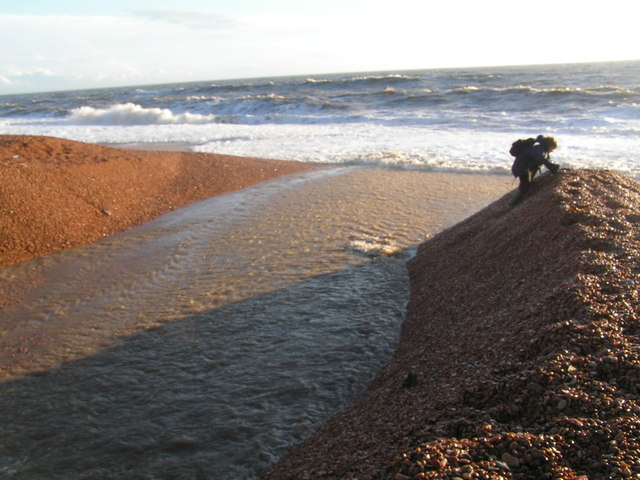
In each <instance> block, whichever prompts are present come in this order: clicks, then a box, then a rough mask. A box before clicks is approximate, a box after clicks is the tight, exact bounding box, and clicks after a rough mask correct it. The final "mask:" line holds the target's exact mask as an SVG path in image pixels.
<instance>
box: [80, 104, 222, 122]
mask: <svg viewBox="0 0 640 480" xmlns="http://www.w3.org/2000/svg"><path fill="white" fill-rule="evenodd" d="M68 119H69V122H71V123H75V124H81V125H166V124H183V123H186V124H201V123H211V122H214V121H215V120H216V117H215V116H214V115H200V114H197V113H196V114H194V113H181V114H175V113H173V112H172V111H171V110H169V109H168V108H157V107H154V108H144V107H142V106H140V105H136V104H135V103H131V102H128V103H123V104H116V105H112V106H110V107H108V108H94V107H89V106H82V107H79V108H74V109H73V110H71V112H70V114H69V118H68Z"/></svg>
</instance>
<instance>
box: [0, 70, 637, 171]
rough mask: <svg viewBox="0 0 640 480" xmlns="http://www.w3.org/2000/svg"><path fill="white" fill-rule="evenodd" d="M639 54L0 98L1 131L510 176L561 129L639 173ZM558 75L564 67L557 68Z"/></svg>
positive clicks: (574, 161) (573, 146) (618, 166)
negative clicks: (555, 63)
mask: <svg viewBox="0 0 640 480" xmlns="http://www.w3.org/2000/svg"><path fill="white" fill-rule="evenodd" d="M638 65H640V64H637V63H629V64H616V65H605V66H598V65H595V66H590V65H587V66H583V67H580V66H578V67H573V66H565V67H563V66H559V67H545V68H540V69H537V68H535V67H527V68H525V67H522V68H519V69H518V68H514V69H496V71H495V72H487V71H485V70H481V69H477V70H460V71H454V70H451V71H423V72H397V73H388V72H387V73H371V74H355V75H348V74H345V75H333V76H332V75H327V76H318V77H313V78H305V77H290V78H280V79H257V80H239V81H227V82H218V83H210V82H202V83H195V84H177V85H166V86H162V87H140V88H135V89H111V90H105V91H96V92H68V93H64V92H60V93H54V94H42V95H34V96H33V97H29V96H26V97H24V98H17V97H16V98H7V100H6V101H5V103H1V102H0V121H1V122H2V124H1V128H2V132H3V133H18V134H19V133H24V134H40V135H52V136H59V137H64V138H70V139H74V140H80V141H87V142H95V143H151V142H153V143H155V142H159V143H167V142H173V143H178V144H188V145H192V146H193V149H194V150H196V151H202V152H214V153H226V154H234V155H246V156H259V157H266V158H280V159H292V160H300V161H307V162H323V163H342V164H373V165H389V166H399V167H403V168H406V167H409V168H425V169H446V170H453V171H491V172H493V171H504V172H508V171H509V168H510V165H511V162H512V158H511V157H510V156H509V155H508V153H507V152H508V149H509V146H510V145H511V143H512V142H513V141H514V140H515V139H517V138H522V137H530V136H536V135H538V134H548V135H553V136H555V137H556V138H557V139H558V142H559V145H560V146H559V148H558V149H557V151H556V152H555V153H554V157H555V160H556V161H557V162H558V163H560V164H561V165H563V166H571V167H583V166H586V167H594V168H610V169H614V170H620V171H623V172H626V173H629V174H632V175H640V162H639V161H638V160H637V158H636V152H637V151H638V147H639V146H640V145H639V144H638V138H639V136H638V134H639V133H640V101H639V99H640V89H638V87H637V68H638ZM550 72H551V73H553V75H550Z"/></svg>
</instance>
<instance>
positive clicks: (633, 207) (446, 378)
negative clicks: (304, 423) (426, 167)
mask: <svg viewBox="0 0 640 480" xmlns="http://www.w3.org/2000/svg"><path fill="white" fill-rule="evenodd" d="M509 198H510V196H509V195H505V197H503V198H501V199H499V200H497V201H496V202H495V203H493V204H491V205H490V206H489V207H487V208H485V209H483V210H482V211H480V212H478V213H477V214H475V215H473V216H472V217H470V218H468V219H467V220H465V221H463V222H461V223H459V224H457V225H455V226H454V227H452V228H450V229H447V230H445V231H443V232H442V233H440V234H439V235H437V236H436V237H435V238H433V239H431V240H430V241H427V242H425V243H424V244H423V245H421V247H420V248H419V250H418V253H417V255H416V256H415V257H414V258H413V259H412V260H410V261H409V272H410V277H411V300H410V303H409V306H408V314H407V318H406V320H405V323H404V325H403V328H402V335H401V338H400V342H399V344H398V348H397V350H396V353H395V356H394V358H393V359H392V361H391V362H390V363H389V365H388V366H387V367H386V368H385V370H384V371H383V373H382V374H381V375H380V376H379V377H378V378H376V379H375V380H374V381H373V382H372V383H371V385H370V387H369V390H368V393H367V394H366V396H365V397H364V398H363V399H362V400H361V401H359V402H357V403H356V404H355V405H353V406H352V407H351V408H349V409H347V410H346V411H343V412H342V413H340V414H338V415H336V416H335V417H334V418H332V419H331V420H330V421H328V422H327V423H326V424H325V425H324V426H323V427H322V428H320V429H319V430H318V431H317V432H316V433H314V434H313V435H312V436H311V437H310V438H309V439H308V440H307V441H306V442H305V443H304V444H303V445H302V446H300V447H298V448H296V449H294V450H293V451H292V452H291V453H290V455H289V456H288V457H286V458H285V459H284V460H282V461H281V462H280V463H279V464H278V465H277V466H276V467H275V468H273V469H272V470H271V471H270V472H268V473H267V474H266V475H265V476H264V478H265V479H269V480H273V479H318V478H332V479H347V478H359V479H382V478H384V479H393V480H407V479H455V480H459V479H483V480H484V479H491V480H499V479H522V480H524V479H527V480H529V479H531V480H534V479H562V480H595V479H624V478H640V421H639V420H638V414H639V413H640V369H639V365H640V356H639V355H640V343H639V342H640V340H639V337H638V331H639V330H638V328H639V326H640V324H639V322H638V321H639V318H640V317H639V313H640V311H639V306H638V305H639V302H638V299H639V298H640V296H639V295H640V287H639V285H638V273H639V268H640V267H639V263H638V259H639V255H640V231H639V230H638V221H639V220H640V184H638V183H637V182H635V181H633V180H630V179H628V178H626V177H624V176H621V175H618V174H614V173H610V172H604V171H589V170H579V171H572V170H563V171H561V173H560V174H558V175H556V176H549V175H544V176H543V177H541V178H539V179H538V181H537V182H535V189H534V191H533V192H532V195H530V196H529V197H528V198H527V199H526V200H525V201H524V202H523V203H522V204H520V205H518V206H516V207H510V206H509V204H508V202H509Z"/></svg>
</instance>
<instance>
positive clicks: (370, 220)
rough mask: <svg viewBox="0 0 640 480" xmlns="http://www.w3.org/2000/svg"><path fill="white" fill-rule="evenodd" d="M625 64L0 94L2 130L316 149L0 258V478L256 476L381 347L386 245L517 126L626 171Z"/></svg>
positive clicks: (493, 176) (389, 310)
mask: <svg viewBox="0 0 640 480" xmlns="http://www.w3.org/2000/svg"><path fill="white" fill-rule="evenodd" d="M639 69H640V62H627V63H613V64H584V65H566V66H545V67H541V66H537V67H504V68H491V69H459V70H425V71H409V72H380V73H366V74H341V75H313V76H304V77H287V78H270V79H251V80H234V81H231V80H229V81H209V82H198V83H189V84H175V85H161V86H157V85H156V86H142V87H130V88H112V89H103V90H87V91H74V92H56V93H38V94H31V95H13V96H3V97H0V133H12V134H29V135H34V134H35V135H51V136H56V137H63V138H69V139H74V140H80V141H85V142H95V143H100V144H106V145H119V146H124V147H129V148H140V147H143V148H166V149H185V148H186V149H191V150H194V151H201V152H217V153H225V154H234V155H243V156H257V157H269V158H280V159H293V160H303V161H308V162H318V163H321V164H323V165H322V168H318V169H312V170H310V171H307V172H304V173H301V174H296V175H290V176H284V177H280V178H276V179H273V180H270V181H268V182H263V183H261V184H258V185H254V186H251V187H249V188H245V189H242V190H239V191H236V192H232V193H229V194H226V195H221V196H218V197H213V198H210V199H207V200H204V201H202V202H197V203H195V204H192V205H189V206H187V207H185V208H182V209H178V210H176V211H173V212H170V213H168V214H166V215H163V216H161V217H159V218H157V219H155V220H153V221H151V222H149V223H147V224H145V225H142V226H140V227H137V228H134V229H131V230H129V231H127V232H122V233H120V234H117V235H114V236H111V237H107V238H104V239H103V240H101V241H98V242H96V243H94V244H91V245H87V246H85V247H82V248H77V249H72V250H69V251H65V252H60V253H56V254H52V255H48V256H46V257H43V258H36V259H33V260H30V261H27V262H22V263H19V264H17V265H13V266H10V267H6V268H3V269H0V292H2V293H3V295H5V296H8V298H15V299H18V300H19V301H17V302H15V303H14V304H12V305H10V306H8V307H7V308H5V309H3V310H0V477H2V478H3V479H4V478H6V479H8V480H10V479H15V480H22V479H26V478H28V479H31V480H76V479H77V480H80V479H87V478H91V479H101V480H102V479H104V480H107V479H110V480H115V479H117V480H127V479H167V480H175V479H185V480H187V479H188V480H194V479H203V480H204V479H206V480H209V479H216V480H236V479H244V480H256V479H258V478H260V476H261V475H262V474H263V472H264V471H265V470H267V469H268V468H269V467H270V466H271V465H273V464H274V463H275V462H277V461H278V460H279V459H280V458H282V457H283V456H284V455H286V454H287V453H288V452H289V451H291V449H292V448H294V446H295V445H297V444H299V443H300V442H302V441H304V440H305V439H306V438H308V437H309V435H310V434H311V433H312V432H313V431H314V430H315V429H316V428H318V427H319V426H320V425H321V424H322V422H323V421H325V420H326V419H327V418H329V417H330V416H331V415H333V414H334V413H336V412H338V411H340V410H341V409H344V408H347V407H348V406H349V405H351V404H353V402H355V401H357V400H358V398H360V397H361V395H362V394H363V393H364V392H365V391H366V388H367V386H368V385H369V384H370V382H371V381H372V380H373V379H374V378H375V376H376V375H377V374H378V373H379V372H380V371H381V370H382V369H383V368H384V367H385V365H386V364H387V363H388V362H389V360H390V359H391V358H392V355H393V352H394V350H395V349H396V347H397V345H398V339H399V337H400V331H401V328H402V323H403V320H404V318H405V314H406V305H407V301H408V298H409V295H410V288H411V285H410V283H409V279H408V275H407V270H406V262H407V261H408V260H409V259H410V258H411V257H412V256H413V255H415V252H416V249H417V247H418V245H420V244H421V243H422V242H424V241H425V240H427V239H428V238H430V237H431V236H433V235H436V234H437V233H438V232H441V231H442V230H443V229H445V228H447V227H449V226H451V225H453V224H455V223H456V222H458V221H460V220H463V219H464V218H466V217H468V216H469V215H471V214H473V213H475V212H477V211H478V210H479V209H481V208H482V207H483V206H485V205H487V204H489V203H491V202H492V201H494V200H495V199H496V198H499V197H500V196H502V195H509V194H511V192H512V190H513V189H514V188H515V186H516V183H514V179H513V178H512V177H511V176H510V174H509V168H510V165H511V158H510V157H509V154H508V150H509V147H510V145H511V143H512V142H513V141H514V140H515V139H517V138H521V137H529V136H536V135H538V134H545V135H553V136H555V137H556V138H557V140H558V143H559V145H560V146H559V148H558V150H557V151H556V152H555V153H554V157H555V161H557V162H558V163H560V164H561V165H562V166H576V167H578V166H587V167H594V168H610V169H615V170H619V171H622V172H626V173H628V174H630V175H638V173H640V162H639V161H638V159H637V153H636V152H637V150H638V148H637V147H638V132H639V131H640V115H639V113H640V109H639V105H640V87H639V86H638V84H637V79H638V78H640V75H638V73H640V72H639ZM6 168H19V167H12V166H7V167H6ZM0 188H1V185H0ZM27 220H28V219H27ZM480 281H481V279H480ZM425 298H427V299H428V295H425ZM425 348H429V346H428V345H425ZM403 380H404V376H400V377H398V379H397V382H398V388H402V382H403ZM434 388H437V386H434Z"/></svg>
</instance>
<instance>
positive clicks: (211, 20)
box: [131, 8, 237, 30]
mask: <svg viewBox="0 0 640 480" xmlns="http://www.w3.org/2000/svg"><path fill="white" fill-rule="evenodd" d="M131 13H132V14H133V15H134V16H135V17H138V18H143V19H146V20H151V21H154V22H167V23H172V24H176V25H181V26H184V27H188V28H193V29H205V30H223V29H230V28H234V27H236V26H237V22H236V21H235V20H234V19H233V18H232V17H230V16H228V15H223V14H218V13H211V12H197V11H189V10H165V9H155V8H144V9H135V10H131Z"/></svg>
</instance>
